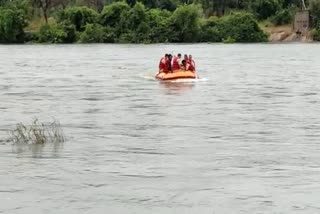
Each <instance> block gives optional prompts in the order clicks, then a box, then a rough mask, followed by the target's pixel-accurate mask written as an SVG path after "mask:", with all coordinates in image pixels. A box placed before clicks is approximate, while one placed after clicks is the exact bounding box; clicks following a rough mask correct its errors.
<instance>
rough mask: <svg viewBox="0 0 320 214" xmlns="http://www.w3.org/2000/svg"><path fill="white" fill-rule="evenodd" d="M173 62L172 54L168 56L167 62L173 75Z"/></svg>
mask: <svg viewBox="0 0 320 214" xmlns="http://www.w3.org/2000/svg"><path fill="white" fill-rule="evenodd" d="M171 62H172V55H171V54H169V55H168V60H167V69H168V71H169V72H171V73H172V66H171Z"/></svg>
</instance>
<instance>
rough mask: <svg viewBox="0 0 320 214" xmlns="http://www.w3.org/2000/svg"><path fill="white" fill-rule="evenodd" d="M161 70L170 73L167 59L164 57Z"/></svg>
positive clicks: (160, 64) (160, 63)
mask: <svg viewBox="0 0 320 214" xmlns="http://www.w3.org/2000/svg"><path fill="white" fill-rule="evenodd" d="M159 70H162V71H168V69H167V61H166V58H165V57H162V58H161V60H160V62H159Z"/></svg>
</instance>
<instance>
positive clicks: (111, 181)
mask: <svg viewBox="0 0 320 214" xmlns="http://www.w3.org/2000/svg"><path fill="white" fill-rule="evenodd" d="M166 52H168V53H174V54H177V53H178V52H181V53H182V54H184V53H188V54H192V55H193V56H194V59H195V61H196V65H197V70H198V73H199V75H200V77H201V79H200V80H197V81H190V82H189V81H188V82H174V83H161V82H158V81H156V80H154V78H153V77H154V75H155V72H156V70H157V66H158V62H159V59H160V57H161V55H163V54H164V53H166ZM319 53H320V45H318V44H286V45H282V44H276V45H270V44H262V45H259V44H248V45H237V44H234V45H233V44H232V45H209V44H197V45H175V44H171V45H164V44H157V45H21V46H20V45H17V46H16V45H8V46H6V45H5V46H0V59H1V63H0V80H1V82H0V112H1V114H0V116H1V120H0V139H1V141H0V213H5V214H7V213H8V214H11V213H13V214H15V213H17V214H42V213H46V214H57V213H68V214H78V213H98V214H100V213H112V214H124V213H130V214H131V213H137V214H150V213H155V214H158V213H159V214H160V213H161V214H162V213H165V214H170V213H179V214H180V213H192V214H193V213H201V214H206V213H211V214H212V213H213V214H220V213H226V214H233V213H234V214H238V213H243V214H248V213H266V214H269V213H276V214H280V213H283V214H287V213H303V214H306V213H307V214H309V213H310V214H313V213H314V214H317V213H320V93H319V91H320V60H319ZM35 117H37V118H38V119H39V120H40V121H42V122H50V121H52V118H55V119H57V120H58V121H60V123H61V124H62V127H63V130H64V133H65V135H66V137H67V141H66V142H65V143H64V144H62V145H50V144H48V145H45V146H40V147H27V148H24V149H16V148H15V146H12V145H11V143H8V142H6V141H5V139H6V138H7V137H8V131H9V130H11V129H13V128H14V126H15V124H16V123H19V122H23V123H26V124H28V123H30V122H31V121H32V119H33V118H35Z"/></svg>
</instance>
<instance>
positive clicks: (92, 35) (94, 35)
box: [80, 24, 105, 43]
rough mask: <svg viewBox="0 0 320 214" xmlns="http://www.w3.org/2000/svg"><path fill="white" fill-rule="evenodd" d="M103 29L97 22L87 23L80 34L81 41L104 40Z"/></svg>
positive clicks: (97, 41) (96, 41)
mask: <svg viewBox="0 0 320 214" xmlns="http://www.w3.org/2000/svg"><path fill="white" fill-rule="evenodd" d="M104 38H105V30H104V28H103V26H101V25H99V24H87V25H86V28H85V30H84V31H83V32H82V33H81V35H80V42H81V43H101V42H104Z"/></svg>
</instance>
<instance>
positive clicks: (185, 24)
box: [170, 4, 200, 42]
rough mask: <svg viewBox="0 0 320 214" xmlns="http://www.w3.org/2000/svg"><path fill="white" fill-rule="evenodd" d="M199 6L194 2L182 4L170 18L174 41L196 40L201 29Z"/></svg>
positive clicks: (172, 39)
mask: <svg viewBox="0 0 320 214" xmlns="http://www.w3.org/2000/svg"><path fill="white" fill-rule="evenodd" d="M199 10H200V9H199V7H198V6H197V5H194V4H190V5H182V6H180V7H179V8H177V9H176V10H175V11H174V13H173V14H172V16H171V18H170V22H171V26H170V27H171V31H172V35H171V38H170V40H171V41H172V42H196V41H197V40H198V33H199V30H200V12H199Z"/></svg>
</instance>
